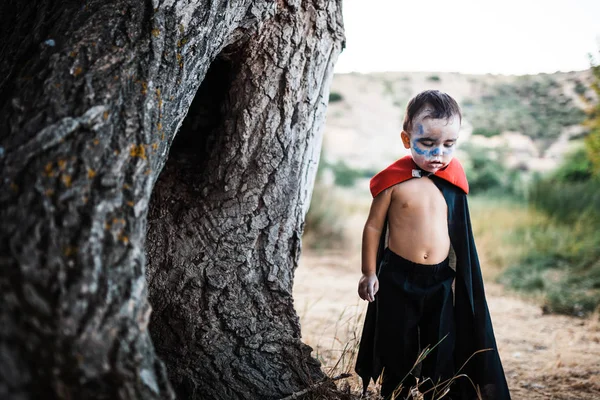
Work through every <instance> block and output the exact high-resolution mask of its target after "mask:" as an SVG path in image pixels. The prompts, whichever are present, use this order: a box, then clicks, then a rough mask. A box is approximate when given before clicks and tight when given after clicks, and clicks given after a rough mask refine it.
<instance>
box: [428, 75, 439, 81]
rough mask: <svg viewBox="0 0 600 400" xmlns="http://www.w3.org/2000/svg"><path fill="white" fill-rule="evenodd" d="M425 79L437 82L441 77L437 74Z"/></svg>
mask: <svg viewBox="0 0 600 400" xmlns="http://www.w3.org/2000/svg"><path fill="white" fill-rule="evenodd" d="M427 80H428V81H430V82H439V81H441V78H440V77H439V76H438V75H430V76H428V77H427Z"/></svg>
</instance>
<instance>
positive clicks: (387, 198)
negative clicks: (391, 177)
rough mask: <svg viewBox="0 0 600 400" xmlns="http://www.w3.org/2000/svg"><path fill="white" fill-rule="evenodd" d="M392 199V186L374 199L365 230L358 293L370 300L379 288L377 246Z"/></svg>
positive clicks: (373, 298)
mask: <svg viewBox="0 0 600 400" xmlns="http://www.w3.org/2000/svg"><path fill="white" fill-rule="evenodd" d="M391 200H392V188H388V189H386V190H384V191H383V192H381V193H379V194H378V195H377V196H376V197H375V198H374V199H373V202H372V203H371V209H370V211H369V216H368V217H367V222H366V223H365V228H364V230H363V237H362V268H361V270H362V274H363V276H362V278H361V279H360V282H359V284H358V295H359V296H360V298H361V299H364V300H368V301H373V300H375V294H376V293H377V290H378V289H379V282H378V281H377V276H376V275H375V271H376V259H377V247H378V245H379V239H380V238H381V233H382V232H383V228H384V226H383V224H384V223H385V217H386V215H387V211H388V208H389V206H390V203H391Z"/></svg>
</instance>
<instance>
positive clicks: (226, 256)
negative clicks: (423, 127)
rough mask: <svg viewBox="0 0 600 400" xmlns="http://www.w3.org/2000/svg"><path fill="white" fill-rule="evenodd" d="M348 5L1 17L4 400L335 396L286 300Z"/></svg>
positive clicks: (98, 10)
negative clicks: (322, 388) (319, 389)
mask: <svg viewBox="0 0 600 400" xmlns="http://www.w3.org/2000/svg"><path fill="white" fill-rule="evenodd" d="M339 3H340V1H339V0H338V1H324V0H307V1H302V2H301V1H299V0H297V1H294V0H287V1H286V0H279V1H241V0H240V1H225V0H221V1H216V0H215V1H210V2H209V1H193V0H187V1H175V0H165V1H160V0H152V1H150V0H147V1H133V0H110V1H107V0H89V1H86V2H85V3H82V2H61V1H57V0H55V1H53V0H36V1H32V2H20V1H17V0H7V1H3V2H2V3H1V4H0V34H1V36H0V37H1V38H2V42H0V221H1V227H0V398H3V399H4V398H6V399H30V398H49V399H50V398H60V399H78V398H86V399H168V398H174V397H175V393H177V394H178V395H179V398H182V399H188V398H189V399H193V398H214V399H236V398H257V399H258V398H277V397H280V396H282V395H285V394H289V393H290V392H292V391H294V390H297V389H299V388H301V387H303V386H305V385H307V384H308V383H310V382H311V381H312V380H315V379H320V378H321V377H322V373H321V372H320V370H319V367H318V365H317V363H316V362H315V360H313V359H312V358H311V357H310V349H309V348H308V347H307V346H305V345H303V344H302V342H301V341H300V328H299V324H298V318H297V316H296V314H295V311H294V309H293V304H292V297H291V291H292V281H293V272H294V269H295V267H296V264H297V260H298V256H299V251H300V235H301V232H302V224H303V218H304V213H305V212H306V209H307V207H308V199H309V198H310V192H311V188H312V182H313V179H314V174H315V168H316V163H317V160H318V153H319V149H320V143H321V134H320V125H321V124H322V122H323V119H324V112H325V107H326V102H327V94H328V84H329V80H330V78H331V75H332V67H333V64H334V62H335V60H336V58H337V55H338V54H339V52H340V51H341V47H342V42H343V33H342V23H341V9H340V4H339ZM199 88H200V90H198V89H199ZM192 101H193V104H192ZM190 107H191V108H190ZM188 110H190V111H189V116H188V118H187V119H186V121H185V123H184V117H185V116H186V113H187V112H188ZM182 123H183V127H182V129H181V131H180V133H179V134H178V136H177V139H176V140H175V141H174V142H173V139H174V138H175V135H176V133H177V132H178V130H179V128H180V127H181V126H182ZM169 152H170V154H169ZM167 158H168V159H169V161H168V162H167ZM165 164H166V167H165ZM163 167H165V168H164V170H163ZM161 171H163V172H162V174H161V175H160V178H159V174H160V173H161ZM151 197H152V201H150V200H151ZM150 203H151V206H150V207H149V204H150ZM149 209H150V212H149ZM148 213H149V214H148ZM148 215H149V220H148V219H147V217H148ZM146 234H147V235H148V238H147V239H146ZM145 251H147V253H148V255H147V256H146V255H145ZM146 262H148V266H147V267H146ZM146 268H147V269H146ZM146 278H147V279H148V284H147V283H146ZM148 297H149V298H150V303H151V304H152V305H153V307H154V311H153V313H152V314H151V307H150V305H149V302H148ZM150 315H151V316H150ZM150 319H151V323H150V332H149V330H148V323H149V321H150ZM150 337H152V340H151V338H150ZM161 358H162V360H164V361H165V363H166V368H165V364H164V363H163V361H161Z"/></svg>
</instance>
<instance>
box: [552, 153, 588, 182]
mask: <svg viewBox="0 0 600 400" xmlns="http://www.w3.org/2000/svg"><path fill="white" fill-rule="evenodd" d="M591 177H592V162H591V161H590V160H589V158H588V157H587V153H586V150H585V149H583V148H582V149H578V150H576V151H574V152H572V153H570V154H567V156H566V157H565V161H564V162H563V163H562V165H561V166H560V167H559V168H558V169H557V170H556V172H555V173H554V179H555V180H557V181H560V182H581V181H587V180H589V179H591Z"/></svg>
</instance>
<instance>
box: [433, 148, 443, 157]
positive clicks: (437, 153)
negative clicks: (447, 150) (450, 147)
mask: <svg viewBox="0 0 600 400" xmlns="http://www.w3.org/2000/svg"><path fill="white" fill-rule="evenodd" d="M440 154H442V150H441V149H440V148H439V147H436V148H435V149H433V150H432V151H431V155H432V156H439V155H440Z"/></svg>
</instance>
